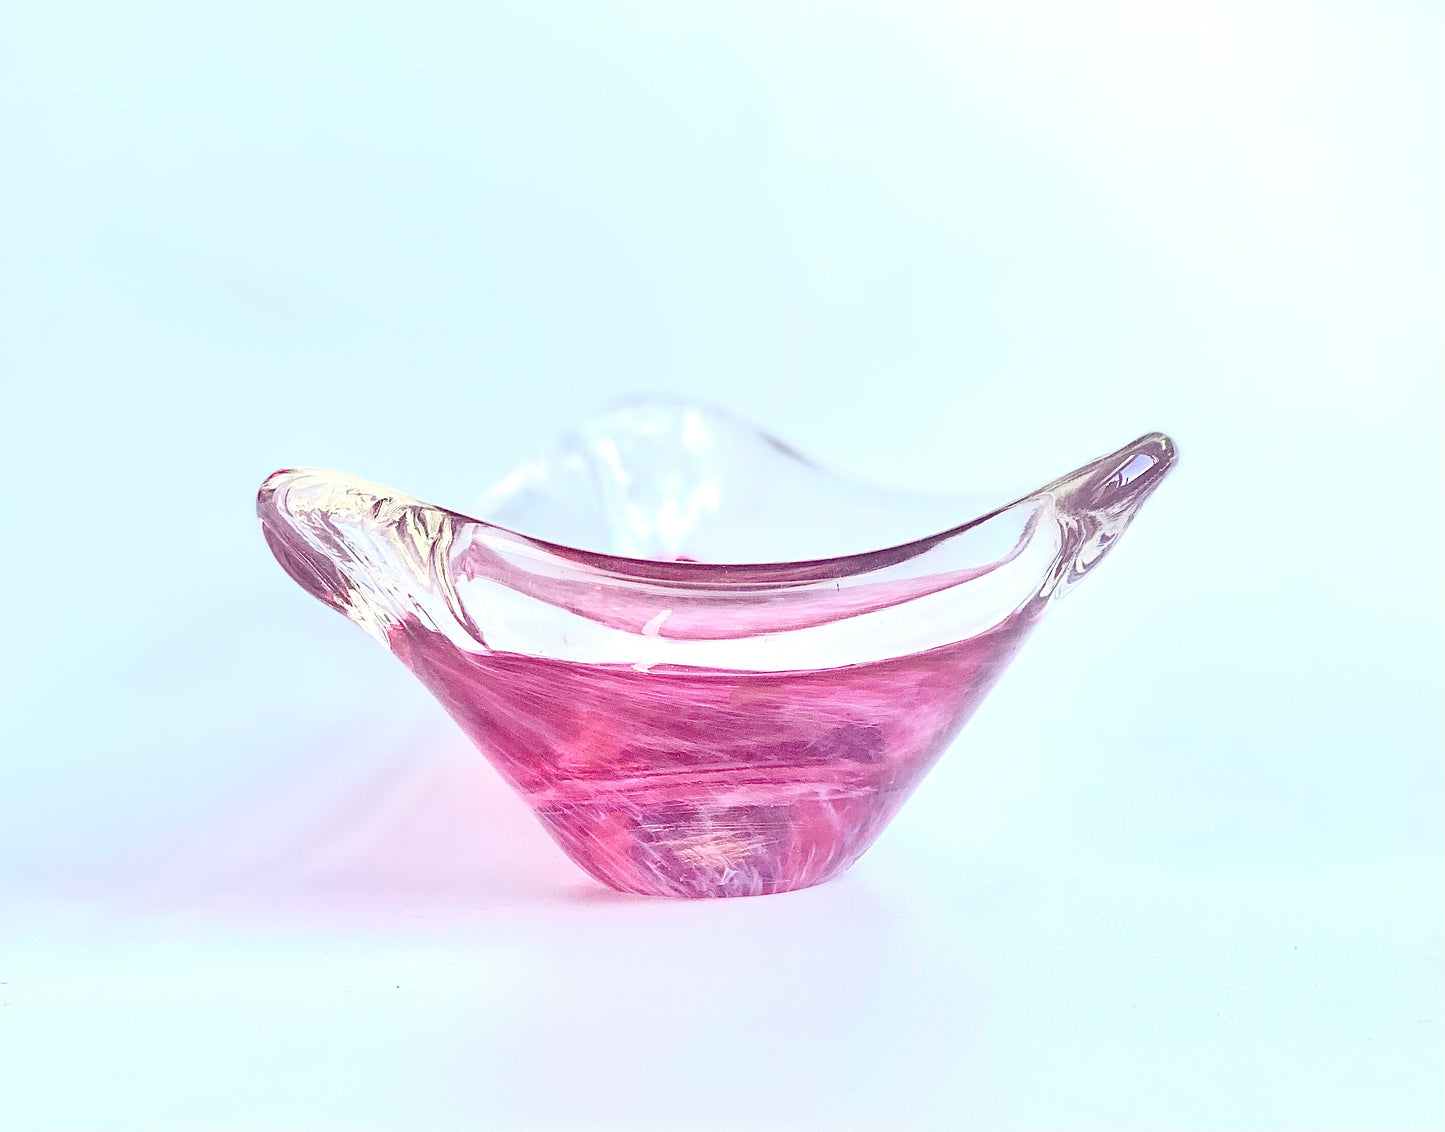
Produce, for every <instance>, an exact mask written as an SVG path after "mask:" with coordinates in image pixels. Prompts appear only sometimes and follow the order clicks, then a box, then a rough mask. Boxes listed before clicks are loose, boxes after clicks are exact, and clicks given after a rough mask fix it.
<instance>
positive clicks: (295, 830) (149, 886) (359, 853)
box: [118, 720, 641, 918]
mask: <svg viewBox="0 0 1445 1132" xmlns="http://www.w3.org/2000/svg"><path fill="white" fill-rule="evenodd" d="M297 765H298V767H299V769H298V771H297V773H296V774H294V775H292V776H289V777H287V778H284V779H275V780H272V781H271V782H269V783H267V784H265V785H264V786H263V787H261V788H259V789H254V790H252V791H250V792H249V793H248V794H247V795H246V796H245V797H244V798H243V799H242V800H240V801H239V802H238V803H237V804H235V805H234V806H231V807H227V808H224V809H221V810H219V811H214V812H211V813H209V814H207V815H205V816H204V817H203V818H202V819H201V820H199V821H196V822H194V823H189V824H187V825H186V826H185V827H183V828H180V829H177V830H175V831H172V832H171V833H169V834H168V835H166V836H164V837H163V838H161V839H160V840H159V841H158V842H154V843H152V844H151V846H150V847H149V848H148V850H147V851H146V852H145V853H144V854H142V856H141V859H139V860H135V861H132V862H131V863H130V864H129V865H128V866H127V874H128V877H129V879H128V880H127V881H126V882H123V883H122V884H121V885H119V886H118V888H119V890H120V894H121V896H122V899H123V900H124V901H125V902H127V903H129V902H131V901H134V902H137V903H139V904H141V905H143V906H145V907H147V908H149V909H151V910H158V909H165V908H182V907H183V908H193V907H195V906H196V905H198V904H199V905H203V906H220V907H223V908H225V909H229V910H234V911H239V912H248V913H262V914H270V913H275V914H279V915H283V916H285V917H287V918H290V917H292V916H295V915H297V914H301V915H303V916H309V915H313V914H319V915H322V916H330V915H338V914H339V915H349V914H377V913H383V912H386V911H388V910H390V911H401V912H445V911H468V910H475V909H479V908H485V907H489V906H497V905H517V904H535V903H568V904H576V903H579V902H581V903H601V902H621V901H627V900H636V899H641V898H638V897H628V896H624V895H623V894H620V893H616V892H613V891H611V890H610V889H608V888H606V887H604V886H603V885H601V884H599V883H598V882H596V881H594V880H592V879H590V878H589V877H587V876H586V874H585V873H583V872H582V871H581V870H580V869H578V868H577V867H576V866H575V865H573V864H572V863H571V862H570V861H569V860H568V859H567V858H566V856H565V855H564V854H563V853H562V851H561V850H560V849H559V848H558V847H557V846H556V844H554V843H553V841H552V840H551V838H549V837H548V836H547V834H546V833H545V832H544V831H543V830H542V828H541V827H540V826H539V825H538V824H537V821H536V819H535V818H534V817H533V816H532V814H531V811H530V810H529V809H528V808H527V806H526V804H525V803H524V802H523V801H522V800H521V799H520V798H518V797H517V796H516V795H515V794H514V793H513V792H512V791H511V789H510V788H509V787H508V786H507V785H506V784H505V783H504V782H503V781H502V779H501V778H500V777H499V776H498V774H497V772H496V771H495V770H493V769H492V768H491V766H489V765H488V763H487V762H486V760H485V759H484V758H483V757H482V756H481V755H480V754H478V753H477V751H476V750H475V749H473V748H472V746H471V745H470V744H469V743H468V742H467V740H466V739H465V737H463V736H462V735H460V734H457V733H456V732H454V731H452V730H451V728H450V726H449V724H448V723H446V722H445V721H442V720H437V721H434V722H419V723H417V724H416V725H415V726H414V727H412V728H411V729H410V730H409V731H407V732H404V733H403V736H402V737H401V738H400V739H398V738H396V737H395V736H393V737H392V738H391V739H389V740H382V741H380V742H378V741H377V739H376V738H375V737H374V735H368V734H367V733H366V731H365V729H364V728H362V729H356V730H351V729H348V731H347V732H346V733H343V734H338V735H335V736H334V737H333V739H332V740H331V741H330V742H328V743H327V744H326V751H325V753H324V754H322V753H315V752H314V751H313V753H312V754H310V755H309V757H308V756H306V755H299V756H298V758H297Z"/></svg>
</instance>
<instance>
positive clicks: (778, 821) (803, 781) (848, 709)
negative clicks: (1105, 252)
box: [257, 403, 1174, 896]
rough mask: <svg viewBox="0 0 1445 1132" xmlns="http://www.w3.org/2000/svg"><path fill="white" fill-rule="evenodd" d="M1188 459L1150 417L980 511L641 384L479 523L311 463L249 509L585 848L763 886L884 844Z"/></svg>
mask: <svg viewBox="0 0 1445 1132" xmlns="http://www.w3.org/2000/svg"><path fill="white" fill-rule="evenodd" d="M1173 461H1174V448H1173V445H1172V444H1171V442H1170V441H1169V439H1168V438H1167V437H1164V436H1162V435H1160V434H1158V433H1152V434H1150V435H1148V436H1143V437H1140V438H1139V439H1138V440H1136V441H1134V442H1133V443H1132V444H1129V445H1126V446H1125V447H1124V448H1121V449H1120V450H1119V451H1117V452H1114V453H1111V454H1110V455H1108V456H1105V457H1103V458H1101V459H1099V460H1095V461H1094V462H1093V463H1091V464H1088V465H1086V466H1085V467H1083V468H1080V469H1079V470H1078V471H1076V472H1073V473H1071V474H1070V475H1067V476H1064V477H1063V478H1062V479H1058V480H1055V481H1053V482H1052V483H1050V484H1048V485H1047V486H1045V487H1042V488H1040V489H1039V490H1037V491H1035V492H1032V493H1030V494H1029V495H1026V496H1024V497H1022V498H1020V499H1017V500H1014V501H1013V502H1008V503H1005V504H1004V505H1002V506H988V505H987V503H978V502H974V503H972V504H970V503H969V502H968V501H960V500H958V499H957V498H944V497H930V496H912V495H907V494H903V493H895V492H890V491H885V490H881V489H877V488H871V487H867V486H864V485H859V484H854V483H851V482H849V481H847V480H844V479H840V478H837V477H834V476H831V475H828V474H826V473H824V472H822V471H821V470H820V469H818V468H817V467H815V466H814V465H812V464H810V463H809V462H808V461H806V460H804V459H803V458H801V457H800V456H798V455H797V454H796V453H794V452H793V451H791V450H790V449H788V448H786V447H785V446H783V445H781V444H779V443H778V442H776V441H774V440H772V439H771V438H769V437H767V436H765V435H763V434H760V433H758V432H756V431H755V430H753V429H750V428H748V427H746V426H744V425H742V424H740V423H739V422H737V421H735V420H733V419H732V418H730V417H728V416H726V415H724V414H721V413H718V412H715V411H712V410H707V409H702V408H698V407H695V406H691V405H679V404H659V403H647V404H639V405H633V406H630V407H627V408H623V409H618V410H615V411H613V412H610V413H608V414H606V415H604V416H602V417H600V418H598V419H596V420H594V421H592V422H591V423H590V424H588V425H585V426H584V427H582V428H580V429H578V430H576V431H575V432H574V433H572V434H571V435H569V436H568V437H566V438H565V439H564V440H563V441H562V442H561V443H559V444H558V445H556V446H554V447H553V448H552V449H551V450H549V451H547V452H546V453H544V454H543V455H541V456H539V457H538V458H537V459H535V460H533V461H531V462H529V463H527V464H526V465H524V466H523V467H522V468H520V469H519V470H518V471H517V472H516V473H515V474H513V475H512V476H510V477H509V478H508V479H507V480H506V481H504V482H503V483H502V484H501V485H500V486H499V487H498V488H497V489H496V490H494V491H493V492H492V493H491V496H490V497H489V498H488V499H487V500H486V501H485V503H484V504H483V505H482V507H481V513H483V514H486V515H487V516H488V518H487V519H486V520H482V519H473V518H469V517H468V516H466V515H464V514H461V513H459V512H456V511H451V510H447V509H445V508H442V507H435V506H432V505H430V504H426V503H422V502H420V501H418V500H416V499H411V498H409V497H407V496H404V495H400V494H397V493H396V492H393V491H388V490H387V489H385V488H381V487H377V486H375V485H373V484H368V483H365V482H363V481H361V480H358V479H354V478H352V477H351V476H345V475H340V474H338V473H335V472H326V471H317V470H314V469H293V470H285V471H280V472H277V473H276V474H275V475H273V476H271V477H270V478H269V479H268V480H267V481H266V482H265V484H264V485H263V486H262V488H261V492H260V497H259V499H258V502H257V509H258V512H259V514H260V518H261V524H262V529H263V531H264V532H265V536H266V540H267V542H268V543H269V544H270V547H271V550H272V552H273V553H274V554H275V555H276V558H277V560H278V561H279V562H280V563H281V565H282V566H283V567H284V568H285V569H286V571H287V573H289V574H290V575H291V577H292V578H294V579H295V580H296V581H297V582H298V583H300V585H301V586H302V587H303V588H304V589H306V590H307V592H309V593H311V594H313V595H314V596H316V597H318V598H320V599H321V600H322V601H324V602H326V603H327V604H329V605H332V606H334V607H335V608H336V609H338V610H340V611H341V612H342V613H345V614H346V615H347V616H348V617H350V618H351V619H352V620H353V621H355V622H357V624H359V625H361V626H362V627H363V628H364V629H366V630H367V631H368V632H369V633H371V634H372V636H374V637H376V638H377V640H379V641H381V642H382V643H383V644H384V645H386V646H387V647H388V648H389V649H391V651H392V652H393V653H394V654H396V656H397V657H399V658H400V659H401V661H402V662H403V663H404V664H406V665H407V667H408V668H410V669H411V671H412V672H413V673H415V675H416V676H417V678H418V679H420V680H421V681H422V683H424V684H425V685H426V686H427V687H428V688H429V689H431V691H432V693H433V694H434V695H435V696H436V697H437V699H439V700H440V701H441V702H442V704H443V706H445V707H446V709H447V711H449V712H450V713H451V714H452V716H453V718H455V719H456V721H457V722H458V723H460V724H461V726H462V728H463V729H464V730H465V731H466V733H467V734H468V735H469V736H470V737H471V739H472V740H473V742H475V743H476V745H477V746H478V747H479V748H480V749H481V750H482V752H483V753H484V754H485V755H486V756H487V757H488V758H489V759H490V760H491V761H492V762H493V763H494V764H495V765H496V767H497V769H498V770H500V771H501V773H502V774H503V775H504V776H505V777H506V779H507V781H509V782H510V783H511V784H512V786H513V787H515V788H516V789H517V791H518V792H520V793H521V795H522V796H523V797H524V798H525V799H526V800H527V802H528V803H529V804H530V805H531V807H532V809H533V810H534V812H535V813H536V815H537V817H538V818H539V819H540V820H541V822H542V824H543V825H544V826H545V827H546V828H547V830H548V832H550V833H551V834H552V836H553V837H554V838H555V839H556V840H557V842H558V844H560V845H561V846H562V848H563V849H564V850H565V851H566V852H567V853H568V855H569V856H571V857H572V859H573V860H574V861H576V862H577V863H578V864H579V865H581V866H582V868H584V869H586V870H587V871H588V872H589V873H591V874H592V875H593V876H594V877H596V878H597V879H598V880H601V881H603V882H604V883H606V884H609V885H611V886H613V887H614V888H618V889H621V890H623V891H626V892H637V893H650V894H656V895H665V896H745V895H756V894H761V893H770V892H785V891H787V890H789V889H795V888H803V887H806V886H808V885H812V884H817V883H819V882H821V881H825V880H827V879H828V878H830V877H833V876H836V875H837V874H838V873H840V872H842V871H843V870H844V869H846V868H847V867H848V866H849V865H850V864H852V863H853V861H855V860H856V859H857V858H858V856H859V855H860V854H861V853H862V852H863V851H864V850H865V849H867V848H868V846H869V845H870V844H871V843H872V842H873V840H874V838H875V837H877V836H878V833H879V832H880V831H881V830H882V829H883V827H884V826H885V825H887V824H888V822H889V820H890V819H891V818H892V817H893V815H894V814H895V813H897V811H898V808H899V807H900V806H901V805H902V804H903V802H904V800H905V799H906V798H907V797H908V795H909V793H910V792H911V791H912V790H913V788H914V787H915V786H916V785H917V784H918V782H919V780H920V779H922V777H923V776H924V774H926V773H927V771H928V769H929V767H931V766H932V765H933V763H934V761H935V760H936V759H937V758H938V756H939V754H940V753H941V752H942V751H943V749H944V748H945V747H947V746H948V744H949V742H950V741H951V740H952V739H953V738H954V736H955V735H956V734H957V733H958V730H959V728H961V727H962V726H963V724H964V723H965V722H966V721H967V720H968V718H969V716H970V715H971V714H972V713H973V711H974V709H975V708H976V707H977V706H978V704H979V702H980V701H981V700H982V699H983V697H984V695H985V694H986V693H987V692H988V690H989V688H991V687H992V686H993V683H994V681H995V680H997V679H998V677H999V675H1000V673H1002V671H1003V670H1004V668H1005V667H1006V666H1007V664H1008V662H1009V660H1010V659H1011V658H1012V657H1013V655H1014V652H1015V651H1016V650H1017V649H1018V647H1019V645H1020V644H1021V643H1022V641H1023V639H1024V637H1025V636H1027V635H1028V633H1029V631H1030V630H1031V629H1032V628H1033V626H1034V624H1035V623H1036V622H1037V621H1038V620H1039V618H1040V616H1041V615H1042V614H1043V612H1044V610H1045V609H1046V608H1047V607H1048V605H1049V603H1050V602H1051V601H1052V600H1053V599H1054V598H1056V597H1058V596H1060V595H1061V594H1063V593H1065V592H1066V591H1067V590H1068V589H1069V588H1070V587H1071V586H1072V585H1073V584H1074V583H1075V582H1077V581H1078V580H1079V579H1080V578H1082V577H1083V576H1084V575H1085V574H1086V573H1087V572H1088V571H1089V570H1091V569H1092V568H1093V567H1094V565H1095V564H1096V563H1097V562H1098V561H1099V560H1100V559H1101V558H1102V557H1103V556H1104V555H1105V553H1107V552H1108V550H1109V548H1110V547H1111V546H1112V545H1113V543H1114V541H1115V540H1116V539H1117V538H1118V537H1119V535H1120V534H1122V533H1123V531H1124V529H1125V528H1126V527H1127V526H1128V525H1129V522H1130V521H1131V520H1132V519H1133V517H1134V514H1135V512H1136V511H1137V510H1138V509H1139V507H1140V505H1141V504H1142V503H1143V502H1144V500H1145V499H1146V498H1147V497H1148V496H1149V494H1150V492H1152V491H1153V490H1154V488H1155V487H1156V486H1158V484H1159V482H1160V480H1161V479H1163V477H1164V475H1165V474H1166V472H1167V471H1168V469H1169V467H1170V465H1171V464H1172V463H1173ZM960 514H965V515H967V514H978V515H979V516H980V517H979V518H976V519H973V520H971V521H969V522H966V523H963V524H961V525H959V524H958V523H957V519H958V517H959V515H960ZM523 531H526V532H527V533H522V532H523ZM934 532H941V533H934ZM879 548H882V549H879Z"/></svg>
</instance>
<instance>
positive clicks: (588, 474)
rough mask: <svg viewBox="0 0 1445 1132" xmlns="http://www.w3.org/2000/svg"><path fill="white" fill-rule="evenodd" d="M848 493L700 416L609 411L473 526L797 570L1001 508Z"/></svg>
mask: <svg viewBox="0 0 1445 1132" xmlns="http://www.w3.org/2000/svg"><path fill="white" fill-rule="evenodd" d="M1006 501H1007V497H1006V496H1004V495H1003V494H1002V493H999V494H998V495H996V496H992V497H990V496H953V495H929V494H921V493H913V492H906V491H897V490H893V489H889V488H883V487H876V486H873V485H870V484H864V483H858V482H855V481H852V480H849V479H847V478H845V477H842V476H836V475H833V474H831V473H829V472H826V471H824V470H823V469H821V468H819V467H818V466H817V465H815V464H813V463H811V462H810V461H809V460H807V459H806V458H805V457H803V456H801V455H799V454H798V453H797V452H795V451H793V450H792V449H791V448H789V447H787V446H786V445H784V444H783V443H781V442H779V441H777V440H775V439H773V438H772V437H771V436H769V435H767V434H766V433H763V432H759V431H758V430H756V429H754V428H752V427H750V426H748V425H746V424H744V423H742V422H740V421H738V420H735V419H734V418H732V417H731V416H729V415H727V414H726V413H723V412H720V411H718V410H714V409H708V408H703V407H699V406H695V405H688V404H669V403H659V402H646V403H639V404H633V405H628V406H625V407H622V408H618V409H614V410H612V411H610V412H607V413H604V414H602V415H601V416H599V417H596V418H594V419H593V420H591V421H589V422H588V423H587V424H584V425H582V426H581V427H579V428H577V429H574V430H573V431H572V432H570V433H568V434H567V435H566V436H564V437H563V438H562V439H561V440H560V441H559V442H557V443H556V444H554V445H552V446H551V447H549V448H547V449H546V450H544V451H543V452H541V453H539V454H538V455H537V456H535V457H533V458H532V459H530V460H528V461H526V462H525V463H524V464H523V465H522V466H521V467H519V468H517V469H516V471H514V472H513V473H512V474H511V475H509V476H507V477H506V478H505V479H504V480H503V481H502V482H501V483H499V484H498V485H497V486H496V487H495V488H493V490H492V491H491V492H490V493H489V494H488V495H487V497H486V498H485V500H484V502H483V503H482V505H481V507H480V509H474V510H473V512H472V513H473V514H476V515H477V517H478V518H481V519H486V520H487V521H489V522H493V523H496V524H497V525H499V526H503V527H507V528H509V529H511V530H515V531H518V532H520V533H523V534H527V535H531V536H533V537H535V538H540V539H544V540H546V541H548V542H553V543H559V544H561V545H564V546H571V547H575V548H577V549H580V550H590V551H595V552H599V553H604V554H614V555H619V556H622V557H626V558H642V559H655V560H662V561H678V560H693V561H698V562H710V563H758V562H798V561H809V560H814V559H825V558H835V557H840V556H843V555H849V554H858V553H862V552H865V551H870V550H877V549H880V548H883V547H890V546H897V545H900V544H902V543H906V542H911V541H913V540H915V539H920V538H924V537H926V536H928V535H932V534H936V533H938V532H940V531H943V530H947V529H949V528H952V527H956V526H958V525H959V524H961V523H964V522H967V521H968V520H969V519H971V518H974V517H975V516H978V515H982V514H985V513H986V512H988V511H989V510H991V509H992V508H993V507H995V506H997V505H999V504H1001V503H1003V502H1006Z"/></svg>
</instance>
